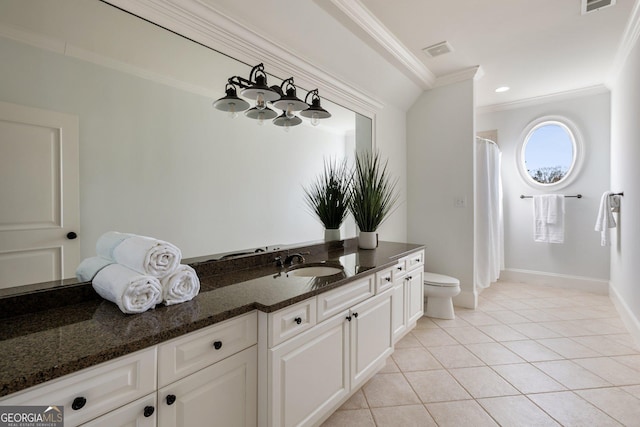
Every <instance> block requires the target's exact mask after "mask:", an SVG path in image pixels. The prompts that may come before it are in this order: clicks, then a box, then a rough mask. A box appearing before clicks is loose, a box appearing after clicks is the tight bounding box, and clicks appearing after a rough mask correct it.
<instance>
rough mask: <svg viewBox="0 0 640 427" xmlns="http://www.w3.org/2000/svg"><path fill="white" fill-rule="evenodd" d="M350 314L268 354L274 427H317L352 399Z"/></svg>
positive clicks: (331, 321)
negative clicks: (331, 411)
mask: <svg viewBox="0 0 640 427" xmlns="http://www.w3.org/2000/svg"><path fill="white" fill-rule="evenodd" d="M347 314H348V311H346V310H345V311H344V312H343V313H340V314H338V315H336V316H335V317H333V318H331V319H329V320H327V321H325V322H323V323H321V324H319V325H317V326H316V327H315V328H313V329H311V330H309V331H307V332H305V333H303V334H301V335H298V336H297V337H295V338H292V339H290V340H288V341H286V342H284V343H282V344H280V345H279V346H277V347H274V348H272V349H271V350H269V361H268V364H269V372H271V385H270V389H269V395H270V396H269V411H270V413H269V419H270V420H271V424H270V425H271V426H273V427H276V426H297V425H313V424H314V423H316V422H317V421H318V420H319V419H320V418H322V416H324V415H325V414H326V412H327V411H328V410H331V409H333V406H335V405H336V404H337V403H338V402H339V401H340V400H341V399H342V398H343V397H345V396H346V395H347V394H348V393H349V360H348V357H349V351H348V346H349V322H348V321H347V320H346V317H347Z"/></svg>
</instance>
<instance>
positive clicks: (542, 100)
mask: <svg viewBox="0 0 640 427" xmlns="http://www.w3.org/2000/svg"><path fill="white" fill-rule="evenodd" d="M609 92H610V90H609V88H607V87H606V86H605V85H596V86H590V87H586V88H582V89H574V90H568V91H566V92H558V93H552V94H548V95H542V96H536V97H533V98H527V99H521V100H518V101H513V102H505V103H502V104H493V105H485V106H482V107H476V114H485V113H495V112H498V111H505V110H514V109H517V108H526V107H533V106H536V105H542V104H546V103H548V102H558V101H565V100H568V99H574V98H580V97H582V96H592V95H599V94H602V93H609Z"/></svg>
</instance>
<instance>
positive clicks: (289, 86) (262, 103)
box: [213, 64, 331, 131]
mask: <svg viewBox="0 0 640 427" xmlns="http://www.w3.org/2000/svg"><path fill="white" fill-rule="evenodd" d="M237 88H241V89H242V92H241V95H242V96H243V97H245V98H248V99H251V100H255V106H253V107H252V108H249V106H250V104H249V103H248V102H247V101H245V100H243V99H242V98H239V97H238V95H237ZM225 92H226V96H224V97H222V98H220V99H218V100H217V101H215V102H214V103H213V107H214V108H216V109H218V110H221V111H226V112H228V113H229V116H230V117H232V118H235V117H237V116H238V112H240V111H244V112H245V113H244V115H245V116H247V117H248V118H250V119H254V120H256V121H257V123H258V124H259V125H262V124H263V123H264V121H265V120H271V119H274V120H273V124H274V125H276V126H281V127H283V129H284V130H285V131H288V130H289V129H290V128H291V127H292V126H297V125H299V124H300V123H302V119H300V118H299V117H297V116H296V112H298V111H300V115H301V116H303V117H305V118H309V119H310V120H311V124H312V125H314V126H317V125H318V120H320V119H326V118H329V117H331V114H330V113H329V112H328V111H327V110H325V109H323V108H322V107H321V106H320V96H319V95H318V89H314V90H312V91H309V92H308V93H307V96H306V97H305V100H304V101H302V100H301V99H299V98H298V97H297V95H296V92H297V88H296V85H295V83H294V81H293V77H290V78H288V79H286V80H283V81H282V84H281V85H280V86H269V85H268V83H267V74H266V72H265V71H264V65H263V64H258V65H256V66H255V67H253V68H252V69H251V72H250V73H249V78H248V79H245V78H243V77H240V76H233V77H230V78H229V79H228V81H227V85H226V86H225ZM309 96H311V104H308V103H307V100H308V99H309ZM267 103H271V105H272V106H273V107H274V108H276V109H278V110H282V114H281V115H280V116H278V113H276V112H275V111H274V110H272V109H271V108H269V107H268V105H267ZM245 110H246V111H245Z"/></svg>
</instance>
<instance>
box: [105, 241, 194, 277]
mask: <svg viewBox="0 0 640 427" xmlns="http://www.w3.org/2000/svg"><path fill="white" fill-rule="evenodd" d="M96 251H97V252H98V255H100V256H102V257H104V258H107V259H112V260H113V261H115V262H117V263H118V264H122V265H125V266H127V267H129V268H130V269H132V270H134V271H137V272H139V273H143V274H149V275H151V276H154V277H158V278H163V277H165V276H167V275H169V274H171V273H173V272H174V271H175V269H176V268H178V266H179V265H180V261H182V252H180V249H178V248H177V247H176V246H174V245H172V244H171V243H168V242H165V241H163V240H158V239H153V238H151V237H145V236H138V235H135V234H126V233H118V232H114V231H111V232H108V233H105V234H103V235H102V236H101V237H100V238H99V239H98V242H97V243H96Z"/></svg>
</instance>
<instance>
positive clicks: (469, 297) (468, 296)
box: [453, 291, 478, 310]
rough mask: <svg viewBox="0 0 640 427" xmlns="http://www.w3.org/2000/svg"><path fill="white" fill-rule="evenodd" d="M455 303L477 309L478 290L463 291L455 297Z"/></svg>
mask: <svg viewBox="0 0 640 427" xmlns="http://www.w3.org/2000/svg"><path fill="white" fill-rule="evenodd" d="M453 305H454V306H457V307H463V308H470V309H472V310H475V309H476V308H477V307H478V293H477V292H476V291H472V292H471V291H462V292H460V293H459V294H458V295H457V296H455V297H453Z"/></svg>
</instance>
